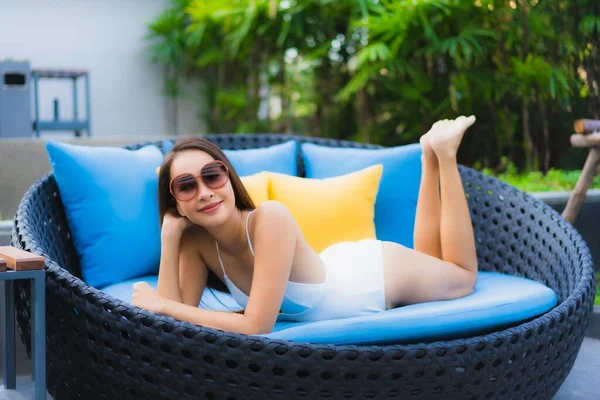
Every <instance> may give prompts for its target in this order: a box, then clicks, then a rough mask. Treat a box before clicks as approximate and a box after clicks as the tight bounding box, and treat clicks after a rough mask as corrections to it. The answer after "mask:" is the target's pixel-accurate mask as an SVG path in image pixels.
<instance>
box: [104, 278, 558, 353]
mask: <svg viewBox="0 0 600 400" xmlns="http://www.w3.org/2000/svg"><path fill="white" fill-rule="evenodd" d="M138 281H146V282H148V283H149V284H150V286H152V287H154V288H156V282H157V277H156V276H147V277H143V278H140V279H132V280H129V281H127V282H122V283H119V284H116V285H112V286H109V287H106V288H104V289H103V291H104V292H105V293H108V294H110V295H112V296H114V297H116V298H118V299H120V300H123V301H126V302H131V296H132V294H133V287H132V285H133V283H135V282H138ZM556 301H557V297H556V295H555V294H554V292H553V291H552V290H551V289H549V288H548V287H546V286H544V285H543V284H541V283H538V282H535V281H532V280H529V279H525V278H519V277H515V276H510V275H505V274H500V273H497V272H484V271H480V272H479V274H478V278H477V284H476V285H475V291H474V292H473V294H471V295H468V296H465V297H462V298H460V299H455V300H449V301H435V302H428V303H420V304H413V305H410V306H404V307H398V308H395V309H392V310H387V311H384V312H381V313H377V314H370V315H363V316H359V317H352V318H344V319H337V320H327V321H314V322H287V321H286V322H277V323H275V327H274V330H273V332H271V333H268V334H265V335H261V336H265V337H269V338H273V339H286V340H290V341H296V342H311V343H320V344H381V343H402V342H408V341H426V340H427V341H429V340H443V339H448V338H455V337H466V336H470V335H475V334H478V333H481V332H485V331H487V330H490V329H495V328H500V327H503V326H506V325H515V324H518V323H520V322H522V321H524V320H527V319H529V318H533V317H536V316H538V315H541V314H543V313H545V312H547V311H548V310H550V309H551V308H552V307H553V306H554V305H555V304H556ZM200 306H201V307H202V308H206V309H210V310H217V311H239V310H241V307H240V306H239V305H238V304H237V303H236V302H235V300H234V298H233V297H232V296H231V295H230V294H226V293H222V292H217V291H211V290H209V289H205V291H204V294H203V295H202V301H201V304H200Z"/></svg>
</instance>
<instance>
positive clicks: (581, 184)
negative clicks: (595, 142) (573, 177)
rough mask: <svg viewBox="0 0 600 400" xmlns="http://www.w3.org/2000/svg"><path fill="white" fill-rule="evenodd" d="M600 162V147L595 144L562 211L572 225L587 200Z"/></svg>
mask: <svg viewBox="0 0 600 400" xmlns="http://www.w3.org/2000/svg"><path fill="white" fill-rule="evenodd" d="M599 162H600V149H599V148H598V147H597V146H594V147H592V148H591V149H590V152H589V154H588V156H587V159H586V160H585V164H584V165H583V169H582V170H581V175H579V179H577V183H576V184H575V189H574V190H573V192H572V193H571V196H570V197H569V201H568V202H567V205H566V206H565V209H564V210H563V213H562V216H563V218H564V219H566V220H567V221H569V222H570V223H571V225H574V224H575V220H576V219H577V215H578V214H579V210H580V209H581V205H582V204H583V201H584V200H585V196H586V192H587V190H588V188H589V187H590V185H591V184H592V181H593V180H594V176H596V169H597V168H598V163H599Z"/></svg>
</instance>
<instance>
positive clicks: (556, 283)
mask: <svg viewBox="0 0 600 400" xmlns="http://www.w3.org/2000/svg"><path fill="white" fill-rule="evenodd" d="M207 138H209V139H211V140H213V141H214V142H216V143H217V144H218V145H220V146H221V147H222V148H224V149H242V148H255V147H264V146H269V145H272V144H276V143H281V142H283V141H285V140H289V139H290V136H289V135H280V134H261V135H208V136H207ZM296 138H297V139H298V140H299V141H300V142H304V141H309V142H314V143H318V144H322V145H328V146H344V147H367V146H366V145H364V144H360V143H354V142H344V141H335V140H327V139H319V138H306V137H296ZM144 144H146V143H144ZM155 144H157V145H158V146H161V142H157V143H155ZM141 145H142V144H139V145H135V146H130V147H129V148H138V147H140V146H141ZM368 147H377V146H372V145H369V146H368ZM298 162H299V167H300V171H303V170H302V165H300V164H301V160H300V159H299V160H298ZM459 168H460V173H461V176H462V179H463V182H464V186H465V190H466V192H467V196H468V203H469V206H470V209H471V215H472V219H473V224H474V229H475V237H476V242H477V251H478V257H479V265H480V270H487V271H498V272H503V273H508V274H512V275H516V276H523V277H527V278H530V279H533V280H536V281H539V282H542V283H544V284H545V285H547V286H548V287H550V288H552V289H553V290H554V291H555V292H556V294H557V296H558V304H557V305H556V307H554V308H553V309H552V310H551V311H549V312H548V313H546V314H544V315H542V316H540V317H539V318H535V319H533V320H530V321H527V322H525V323H522V324H520V325H518V326H512V327H506V328H505V329H504V330H499V331H493V332H487V333H484V334H480V335H478V336H475V337H468V338H454V339H453V340H450V341H437V342H432V343H410V344H406V343H405V344H400V345H385V346H348V345H346V346H336V345H312V344H309V343H297V342H287V341H283V340H273V339H266V338H264V337H249V336H245V335H240V334H235V333H226V332H221V331H219V330H213V329H208V328H203V327H200V326H195V325H193V324H189V323H184V322H180V321H177V320H175V319H172V318H169V317H164V316H159V315H157V314H154V313H151V312H148V311H145V310H141V309H139V308H136V307H134V306H132V305H130V304H129V303H126V302H122V301H119V300H116V299H115V298H113V297H110V296H108V295H106V294H104V293H102V292H101V291H99V290H97V289H95V288H93V287H90V286H89V285H87V284H86V283H84V282H83V281H82V280H81V279H80V272H79V261H78V258H77V255H76V252H75V249H74V247H73V243H72V241H71V238H70V233H69V227H68V224H67V220H66V217H65V213H64V210H63V207H62V203H61V198H60V195H59V193H58V189H57V186H56V182H55V180H54V178H53V175H52V174H48V175H46V176H45V177H43V178H42V179H40V180H39V181H38V182H37V183H35V184H34V185H33V186H32V187H31V188H30V190H29V191H28V192H27V193H26V194H25V196H24V198H23V199H22V201H21V203H20V205H19V208H18V211H17V214H16V217H15V221H14V230H13V237H12V244H13V245H14V246H16V247H19V248H22V249H25V250H28V251H31V252H33V253H37V254H40V255H43V256H45V257H46V260H47V262H46V266H47V283H46V284H47V306H46V309H47V382H48V391H49V392H50V394H51V395H52V396H53V397H54V399H55V400H62V399H69V400H71V399H78V398H81V399H96V398H98V399H110V400H113V399H129V398H137V399H195V398H207V399H213V398H222V399H246V398H261V399H265V398H274V399H288V398H305V399H317V398H336V399H337V398H339V399H347V398H354V399H364V398H401V399H407V398H411V399H412V398H415V399H429V400H431V399H443V400H447V399H551V398H552V397H553V396H554V394H555V393H556V392H557V391H558V389H559V387H560V385H561V384H562V382H563V381H564V380H565V378H566V377H567V375H568V374H569V372H570V370H571V368H572V366H573V363H574V361H575V357H576V355H577V353H578V351H579V348H580V345H581V342H582V340H583V336H584V331H585V328H586V325H587V318H588V314H589V313H590V311H591V310H592V303H593V297H594V295H593V294H594V291H595V282H594V276H593V275H594V269H593V264H592V260H591V257H590V253H589V250H588V247H587V246H586V244H585V242H584V241H583V240H582V238H581V236H580V235H579V234H578V233H577V232H576V231H575V230H574V229H573V227H572V226H571V225H570V224H568V223H567V222H566V221H565V220H563V219H562V218H561V217H560V215H559V214H557V213H556V212H555V211H553V210H552V209H551V208H550V207H548V206H546V205H545V204H543V203H542V202H540V201H538V200H535V199H534V198H532V197H531V196H529V195H526V194H525V193H522V192H520V191H518V190H516V189H514V188H512V187H510V186H508V185H506V184H504V183H502V182H500V181H499V180H497V179H494V178H491V177H488V176H484V175H482V174H481V173H479V172H477V171H475V170H473V169H470V168H467V167H464V166H460V167H459ZM15 292H16V297H17V299H16V308H17V323H18V329H19V333H20V335H21V338H22V340H23V341H24V342H25V343H27V346H29V345H28V344H29V343H30V342H29V340H30V334H31V332H30V323H29V314H30V303H29V300H28V298H29V296H28V294H29V286H28V285H26V284H23V283H19V284H18V285H16V290H15Z"/></svg>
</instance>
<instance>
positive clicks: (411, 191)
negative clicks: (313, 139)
mask: <svg viewBox="0 0 600 400" xmlns="http://www.w3.org/2000/svg"><path fill="white" fill-rule="evenodd" d="M301 154H302V159H303V162H304V165H305V169H306V177H307V178H318V179H323V178H330V177H333V176H339V175H344V174H348V173H351V172H354V171H358V170H360V169H363V168H366V167H369V166H371V165H375V164H382V165H383V175H382V177H381V182H380V184H379V192H378V193H377V199H376V201H375V231H376V236H377V238H378V239H380V240H387V241H392V242H396V243H400V244H402V245H404V246H406V247H410V248H413V247H414V246H413V231H414V224H415V215H416V210H417V199H418V197H419V187H420V184H421V145H420V144H419V143H415V144H410V145H405V146H398V147H387V148H382V149H355V148H341V147H327V146H320V145H316V144H313V143H303V144H302V147H301Z"/></svg>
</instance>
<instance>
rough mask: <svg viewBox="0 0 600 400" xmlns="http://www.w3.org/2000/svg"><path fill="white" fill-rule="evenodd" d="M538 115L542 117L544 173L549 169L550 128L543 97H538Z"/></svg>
mask: <svg viewBox="0 0 600 400" xmlns="http://www.w3.org/2000/svg"><path fill="white" fill-rule="evenodd" d="M538 106H539V109H540V117H541V119H542V132H543V134H544V173H546V172H548V170H549V169H550V129H549V127H548V116H547V113H546V104H545V102H544V99H542V98H541V97H538Z"/></svg>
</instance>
